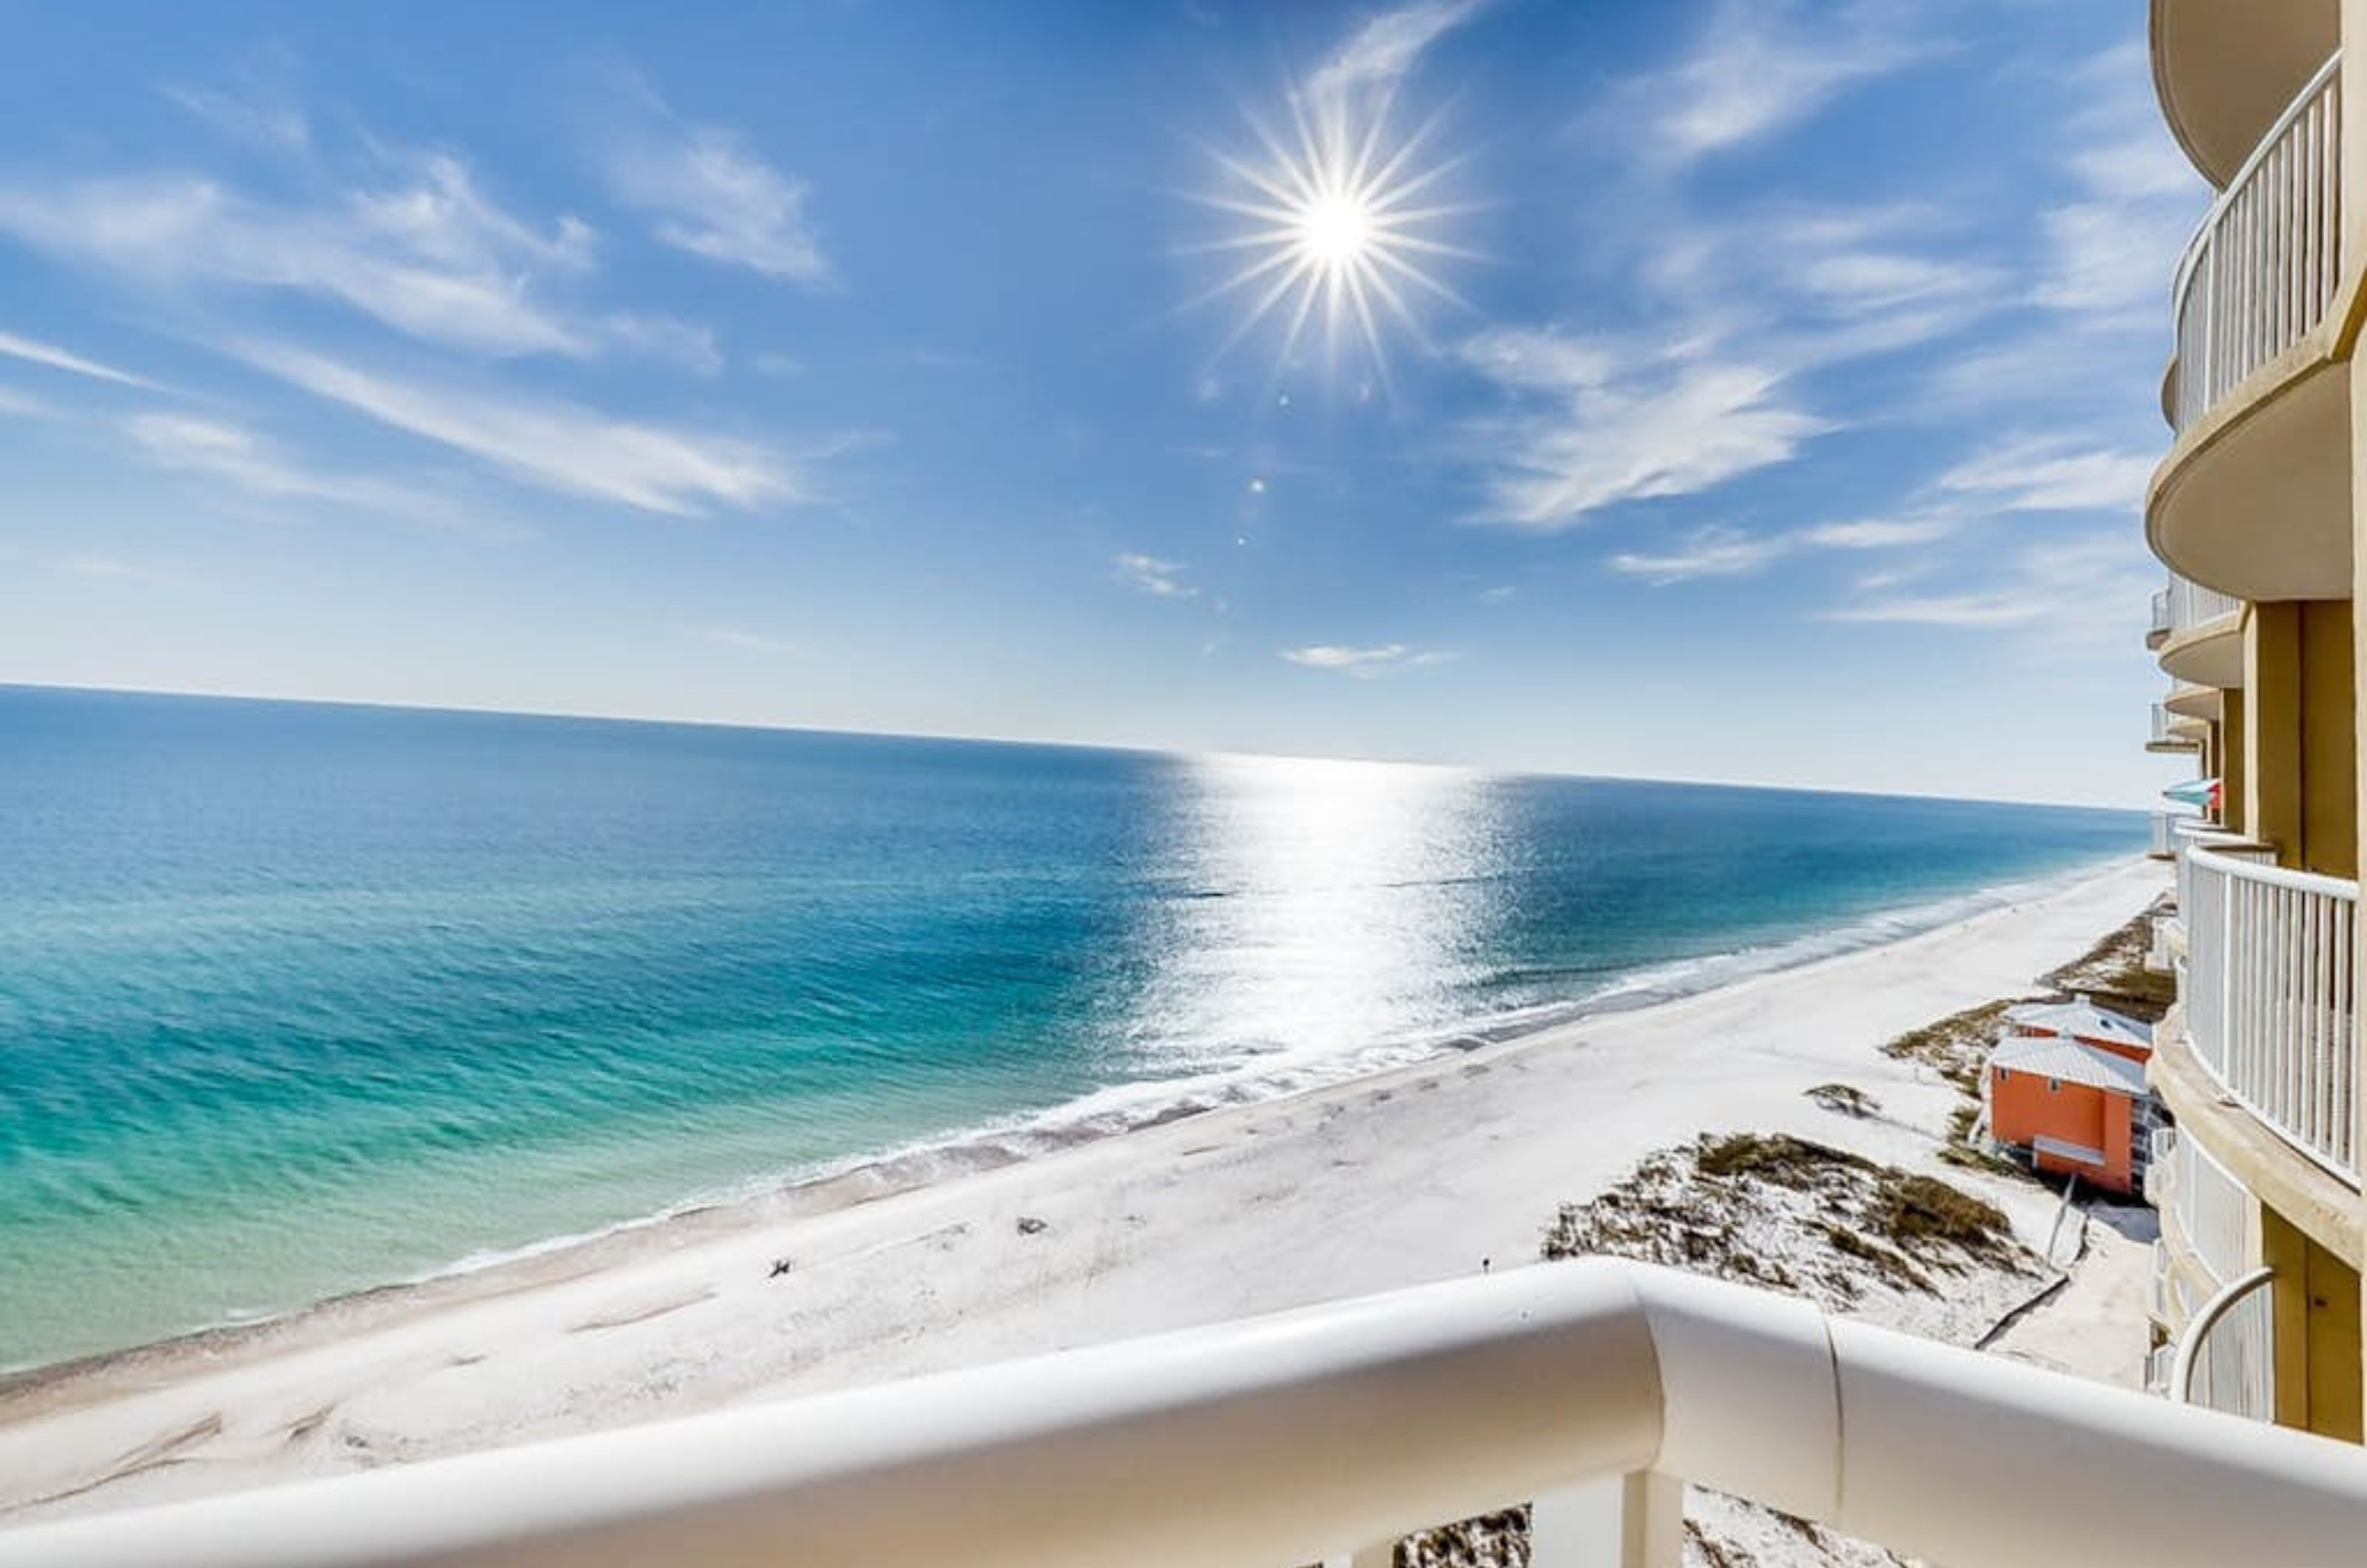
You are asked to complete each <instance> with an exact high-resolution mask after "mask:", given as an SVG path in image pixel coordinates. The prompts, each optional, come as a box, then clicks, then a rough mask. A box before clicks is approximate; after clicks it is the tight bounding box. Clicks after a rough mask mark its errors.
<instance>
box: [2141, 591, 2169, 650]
mask: <svg viewBox="0 0 2367 1568" xmlns="http://www.w3.org/2000/svg"><path fill="white" fill-rule="evenodd" d="M2168 638H2169V589H2167V588H2157V589H2155V590H2154V591H2153V605H2152V611H2151V614H2149V615H2147V616H2146V647H2147V648H2149V649H2153V648H2159V647H2160V646H2161V645H2162V643H2163V642H2164V641H2165V640H2167V639H2168Z"/></svg>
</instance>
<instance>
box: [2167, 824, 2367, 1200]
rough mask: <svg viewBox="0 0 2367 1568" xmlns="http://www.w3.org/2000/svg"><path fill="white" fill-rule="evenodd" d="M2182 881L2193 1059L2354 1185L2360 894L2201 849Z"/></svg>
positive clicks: (2187, 862)
mask: <svg viewBox="0 0 2367 1568" xmlns="http://www.w3.org/2000/svg"><path fill="white" fill-rule="evenodd" d="M2358 903H2359V885H2358V884H2357V883H2356V882H2350V881H2343V880H2339V879H2338V878H2335V877H2331V876H2316V875H2312V874H2309V873H2306V872H2299V871H2289V870H2287V869H2285V868H2284V867H2282V866H2276V865H2269V864H2265V863H2260V862H2258V861H2245V860H2240V859H2238V858H2237V857H2236V856H2235V855H2232V854H2228V853H2225V852H2222V851H2219V850H2213V849H2203V848H2201V847H2198V846H2190V847H2189V848H2188V849H2187V851H2186V852H2185V853H2184V854H2183V855H2181V856H2180V861H2179V907H2180V910H2181V912H2182V913H2183V916H2184V919H2185V921H2186V940H2187V958H2186V976H2185V998H2186V1029H2187V1034H2188V1036H2189V1038H2190V1039H2191V1041H2192V1042H2193V1045H2194V1054H2195V1055H2196V1056H2197V1057H2198V1058H2199V1059H2200V1060H2201V1061H2202V1063H2203V1066H2204V1067H2205V1068H2206V1069H2208V1070H2209V1072H2210V1073H2211V1075H2212V1076H2213V1077H2214V1078H2216V1079H2217V1080H2218V1082H2219V1086H2220V1087H2221V1088H2222V1089H2225V1090H2226V1091H2227V1093H2228V1094H2229V1095H2231V1096H2232V1097H2233V1098H2234V1099H2236V1100H2237V1101H2239V1102H2240V1103H2241V1104H2242V1105H2243V1106H2244V1107H2245V1109H2247V1110H2248V1111H2251V1113H2252V1114H2253V1115H2254V1116H2255V1117H2257V1118H2259V1121H2260V1122H2262V1123H2264V1124H2265V1125H2267V1126H2268V1127H2270V1128H2271V1130H2273V1131H2274V1132H2276V1133H2277V1134H2279V1135H2280V1136H2281V1137H2282V1138H2283V1139H2284V1140H2285V1141H2286V1142H2287V1143H2289V1144H2291V1145H2293V1147H2294V1148H2296V1149H2298V1150H2300V1151H2301V1153H2303V1154H2304V1155H2305V1156H2308V1157H2309V1158H2310V1159H2312V1160H2314V1161H2316V1163H2317V1164H2319V1165H2321V1166H2323V1167H2324V1168H2326V1169H2327V1170H2328V1171H2331V1172H2332V1173H2333V1174H2334V1175H2336V1176H2337V1177H2339V1178H2340V1179H2342V1180H2344V1181H2346V1182H2349V1183H2350V1185H2352V1186H2354V1187H2355V1186H2357V1185H2358V1184H2359V1165H2358V1160H2357V1157H2356V1152H2355V1138H2356V1131H2355V1128H2354V1127H2353V1121H2354V1117H2355V1113H2356V1106H2357V1065H2356V1062H2355V1060H2354V1053H2355V1035H2356V1019H2357V1009H2356V1001H2355V994H2356V979H2355V976H2354V975H2353V974H2352V959H2351V953H2352V947H2351V942H2352V927H2353V925H2354V924H2355V920H2356V914H2357V908H2358ZM2183 1142H2186V1143H2191V1142H2192V1140H2191V1139H2187V1140H2183Z"/></svg>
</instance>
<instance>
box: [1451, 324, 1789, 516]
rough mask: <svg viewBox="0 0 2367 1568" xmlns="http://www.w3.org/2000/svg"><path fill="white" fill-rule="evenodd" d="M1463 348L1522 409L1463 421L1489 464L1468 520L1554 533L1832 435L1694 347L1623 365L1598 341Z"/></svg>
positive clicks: (1728, 361)
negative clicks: (1483, 492) (1480, 500)
mask: <svg viewBox="0 0 2367 1568" xmlns="http://www.w3.org/2000/svg"><path fill="white" fill-rule="evenodd" d="M1463 352H1464V357H1465V359H1466V360H1467V362H1468V363H1469V364H1471V365H1472V366H1473V367H1475V368H1476V369H1478V371H1479V373H1480V374H1481V375H1483V376H1485V377H1487V378H1489V379H1490V380H1492V381H1494V382H1496V383H1497V385H1498V386H1499V387H1501V388H1502V389H1505V390H1506V391H1507V392H1508V393H1509V394H1512V396H1513V397H1514V398H1515V399H1516V400H1519V401H1520V402H1522V403H1523V405H1524V406H1523V408H1521V409H1520V410H1519V411H1518V412H1512V413H1510V414H1506V415H1501V416H1496V417H1493V418H1489V419H1483V420H1479V421H1475V422H1473V423H1471V424H1470V425H1468V426H1467V430H1466V433H1465V434H1466V437H1467V442H1468V444H1469V446H1470V449H1471V450H1472V452H1473V455H1474V456H1476V457H1478V459H1479V460H1480V461H1481V462H1483V463H1484V464H1486V465H1487V466H1488V467H1489V468H1490V469H1491V470H1492V472H1491V473H1490V475H1489V479H1488V480H1487V501H1486V503H1485V504H1484V506H1483V507H1482V508H1481V510H1480V511H1479V512H1478V513H1477V515H1476V516H1475V518H1474V521H1477V522H1481V523H1489V524H1496V525H1502V526H1506V527H1512V528H1523V529H1527V530H1530V531H1533V532H1537V533H1555V532H1559V531H1561V530H1563V529H1567V528H1570V527H1574V526H1576V525H1579V524H1580V523H1581V522H1583V521H1585V519H1586V518H1587V516H1588V515H1589V514H1590V513H1594V512H1598V511H1601V510H1602V509H1603V508H1604V507H1607V506H1612V505H1615V504H1617V503H1619V502H1626V501H1636V500H1644V499H1648V498H1652V497H1659V496H1679V495H1692V494H1695V493H1698V492H1700V491H1707V490H1711V489H1714V488H1716V486H1718V485H1720V484H1722V483H1724V482H1725V481H1727V480H1728V479H1733V478H1735V477H1736V476H1738V475H1740V474H1746V473H1749V472H1750V471H1752V470H1753V469H1756V468H1767V467H1770V466H1772V465H1774V464H1778V463H1782V462H1785V461H1788V460H1789V459H1790V458H1791V457H1792V456H1793V454H1794V453H1795V452H1796V451H1798V449H1799V448H1800V446H1802V445H1803V444H1804V443H1806V442H1807V441H1808V440H1810V439H1812V438H1814V437H1815V436H1818V435H1819V434H1824V433H1825V432H1827V431H1829V430H1830V429H1832V428H1833V426H1832V425H1831V424H1830V423H1829V422H1828V421H1826V420H1824V419H1821V418H1819V417H1818V416H1817V415H1815V414H1812V413H1809V412H1806V410H1805V409H1802V408H1801V407H1799V406H1798V405H1797V404H1796V403H1795V402H1794V401H1793V400H1792V399H1791V397H1790V395H1789V392H1788V389H1787V388H1786V386H1785V378H1784V376H1783V375H1782V374H1780V373H1778V372H1775V371H1772V370H1769V369H1766V368H1763V367H1759V366H1756V365H1752V364H1750V363H1748V362H1746V361H1742V360H1738V359H1734V358H1731V357H1727V356H1723V355H1708V354H1703V353H1700V352H1699V351H1698V347H1697V345H1682V346H1681V347H1680V349H1679V350H1677V351H1675V352H1667V351H1663V352H1660V353H1657V354H1646V355H1639V356H1637V357H1635V358H1632V359H1623V358H1622V357H1621V356H1620V355H1618V354H1617V353H1615V352H1614V351H1612V350H1611V349H1609V348H1608V347H1607V346H1606V345H1604V344H1601V343H1598V342H1592V341H1589V340H1583V339H1573V338H1569V337H1567V336H1564V335H1562V334H1560V333H1556V332H1553V331H1550V330H1535V329H1522V328H1502V329H1498V330H1495V331H1491V332H1488V333H1482V334H1481V335H1480V336H1478V337H1477V338H1474V339H1473V340H1471V342H1470V343H1468V344H1466V345H1465V346H1464V351H1463Z"/></svg>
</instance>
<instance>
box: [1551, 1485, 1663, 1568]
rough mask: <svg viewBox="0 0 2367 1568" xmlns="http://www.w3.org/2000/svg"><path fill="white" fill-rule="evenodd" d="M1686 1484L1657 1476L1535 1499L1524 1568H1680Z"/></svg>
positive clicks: (1583, 1487) (1580, 1487) (1572, 1489)
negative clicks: (1527, 1563) (1527, 1558)
mask: <svg viewBox="0 0 2367 1568" xmlns="http://www.w3.org/2000/svg"><path fill="white" fill-rule="evenodd" d="M1684 1557H1685V1483H1683V1482H1682V1480H1680V1479H1678V1478H1677V1477H1675V1476H1672V1475H1662V1474H1660V1473H1659V1472H1657V1471H1639V1472H1637V1473H1635V1474H1633V1475H1618V1476H1612V1477H1609V1478H1607V1479H1605V1480H1602V1481H1597V1482H1594V1483H1591V1484H1589V1485H1585V1486H1577V1487H1572V1488H1571V1489H1570V1490H1569V1491H1567V1492H1557V1493H1555V1494H1554V1495H1551V1496H1549V1497H1540V1498H1538V1499H1537V1501H1536V1504H1535V1506H1534V1507H1532V1508H1531V1509H1530V1510H1529V1568H1682V1565H1683V1562H1684Z"/></svg>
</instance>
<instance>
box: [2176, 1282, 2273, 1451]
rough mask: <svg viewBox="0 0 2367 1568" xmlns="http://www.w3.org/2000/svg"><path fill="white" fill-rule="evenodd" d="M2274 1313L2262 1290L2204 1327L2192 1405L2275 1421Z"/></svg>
mask: <svg viewBox="0 0 2367 1568" xmlns="http://www.w3.org/2000/svg"><path fill="white" fill-rule="evenodd" d="M2275 1325H2276V1314H2275V1308H2274V1304H2273V1298H2272V1297H2271V1292H2270V1291H2269V1289H2268V1288H2267V1287H2266V1286H2265V1285H2263V1286H2260V1287H2259V1288H2256V1289H2254V1290H2252V1291H2250V1292H2247V1293H2246V1294H2245V1296H2244V1298H2243V1299H2242V1300H2241V1301H2239V1302H2237V1303H2236V1304H2235V1305H2233V1306H2231V1307H2229V1308H2228V1309H2227V1310H2226V1312H2225V1314H2224V1315H2223V1316H2221V1317H2219V1318H2218V1319H2217V1321H2215V1322H2213V1323H2210V1324H2208V1325H2204V1326H2203V1330H2202V1332H2203V1343H2202V1348H2201V1349H2200V1350H2198V1351H2197V1352H2196V1354H2195V1357H2194V1371H2193V1374H2192V1376H2191V1379H2190V1380H2189V1382H2188V1383H2187V1388H2186V1398H2187V1400H2188V1402H2189V1403H2191V1404H2199V1405H2201V1406H2203V1408H2204V1409H2205V1410H2217V1411H2221V1412H2223V1413H2225V1414H2226V1415H2229V1416H2242V1417H2244V1419H2246V1420H2248V1421H2273V1420H2275V1419H2276V1418H2277V1382H2276V1340H2275V1332H2276V1327H2275Z"/></svg>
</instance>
